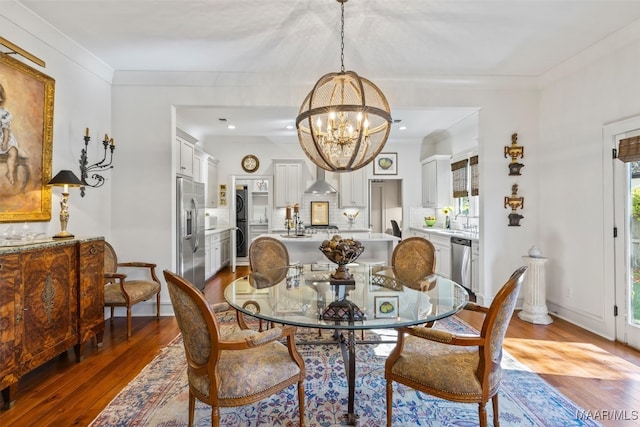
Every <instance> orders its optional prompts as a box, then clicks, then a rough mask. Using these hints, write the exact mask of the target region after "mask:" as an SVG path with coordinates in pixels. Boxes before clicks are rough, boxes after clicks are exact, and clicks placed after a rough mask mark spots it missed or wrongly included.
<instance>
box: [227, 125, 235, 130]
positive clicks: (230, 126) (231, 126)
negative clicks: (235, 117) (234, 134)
mask: <svg viewBox="0 0 640 427" xmlns="http://www.w3.org/2000/svg"><path fill="white" fill-rule="evenodd" d="M235 128H236V127H235V126H234V125H229V126H227V129H235Z"/></svg>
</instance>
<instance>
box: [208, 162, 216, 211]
mask: <svg viewBox="0 0 640 427" xmlns="http://www.w3.org/2000/svg"><path fill="white" fill-rule="evenodd" d="M206 197H207V199H206V202H205V204H206V206H207V207H208V208H217V207H218V161H217V160H215V159H212V158H209V160H208V161H207V195H206Z"/></svg>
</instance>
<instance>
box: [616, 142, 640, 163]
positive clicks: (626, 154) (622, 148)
mask: <svg viewBox="0 0 640 427" xmlns="http://www.w3.org/2000/svg"><path fill="white" fill-rule="evenodd" d="M618 159H620V160H622V161H623V162H625V163H628V162H637V161H639V160H640V136H633V137H631V138H624V139H621V140H620V144H619V145H618Z"/></svg>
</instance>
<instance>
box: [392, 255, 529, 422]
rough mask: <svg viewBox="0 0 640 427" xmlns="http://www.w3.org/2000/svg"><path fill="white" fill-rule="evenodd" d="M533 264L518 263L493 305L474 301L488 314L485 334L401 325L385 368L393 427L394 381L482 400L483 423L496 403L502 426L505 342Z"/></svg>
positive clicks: (457, 398)
mask: <svg viewBox="0 0 640 427" xmlns="http://www.w3.org/2000/svg"><path fill="white" fill-rule="evenodd" d="M526 271H527V267H524V266H523V267H520V268H518V269H517V270H516V271H515V272H514V273H513V274H512V275H511V277H510V278H509V280H508V281H507V282H506V283H505V284H504V285H503V286H502V288H501V289H500V291H498V294H497V295H496V296H495V298H494V299H493V302H492V303H491V306H490V307H489V308H488V309H487V308H484V307H480V306H478V305H476V304H473V303H469V304H467V306H466V307H465V309H466V310H473V311H478V312H482V313H485V318H484V322H483V324H482V329H481V330H480V333H479V335H477V336H469V335H464V336H460V335H456V334H453V333H450V332H447V331H443V330H437V329H433V328H428V327H423V326H416V327H410V328H401V329H400V330H399V331H398V342H397V344H396V347H395V348H394V349H393V351H392V352H391V354H390V355H389V357H388V358H387V361H386V363H385V368H384V376H385V379H386V390H387V392H386V394H387V426H388V427H391V425H392V412H391V411H392V408H393V382H394V381H395V382H397V383H400V384H404V385H406V386H409V387H411V388H413V389H415V390H418V391H420V392H423V393H428V394H430V395H432V396H436V397H439V398H442V399H447V400H451V401H454V402H464V403H477V404H478V415H479V417H480V426H481V427H486V425H487V411H486V408H485V406H486V404H487V402H488V401H489V399H491V401H492V404H493V425H494V426H495V427H498V426H499V425H500V422H499V411H498V389H499V387H500V379H501V376H502V368H501V365H500V363H501V361H502V342H503V340H504V336H505V334H506V332H507V327H508V326H509V321H510V320H511V316H512V315H513V309H514V307H515V305H516V299H517V297H518V292H519V290H520V287H521V286H522V282H523V281H524V276H525V272H526Z"/></svg>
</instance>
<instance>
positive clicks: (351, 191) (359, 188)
mask: <svg viewBox="0 0 640 427" xmlns="http://www.w3.org/2000/svg"><path fill="white" fill-rule="evenodd" d="M366 206H367V174H366V171H365V168H361V169H358V170H355V171H352V172H343V173H341V174H340V207H341V208H351V207H366Z"/></svg>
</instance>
